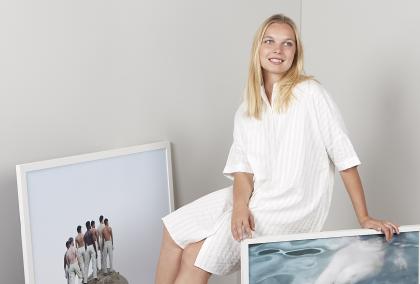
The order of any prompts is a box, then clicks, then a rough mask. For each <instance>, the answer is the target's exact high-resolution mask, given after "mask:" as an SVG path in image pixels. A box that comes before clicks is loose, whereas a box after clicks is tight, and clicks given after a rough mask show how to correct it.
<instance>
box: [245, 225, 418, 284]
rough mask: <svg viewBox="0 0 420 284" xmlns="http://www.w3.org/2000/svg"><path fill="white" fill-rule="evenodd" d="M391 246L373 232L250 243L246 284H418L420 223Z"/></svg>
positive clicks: (396, 237)
mask: <svg viewBox="0 0 420 284" xmlns="http://www.w3.org/2000/svg"><path fill="white" fill-rule="evenodd" d="M400 231H401V232H400V234H399V235H394V237H393V239H392V240H391V241H389V242H387V241H386V240H385V238H384V235H383V234H380V233H378V232H377V231H374V230H370V229H360V230H345V231H331V232H320V233H309V234H296V235H283V236H277V237H276V236H273V237H261V238H255V239H247V240H244V241H243V242H242V243H241V283H242V284H257V283H258V284H275V283H281V284H311V283H313V284H333V283H334V284H338V283H343V284H344V283H354V284H385V283H392V284H418V283H420V281H419V231H420V225H411V226H401V227H400Z"/></svg>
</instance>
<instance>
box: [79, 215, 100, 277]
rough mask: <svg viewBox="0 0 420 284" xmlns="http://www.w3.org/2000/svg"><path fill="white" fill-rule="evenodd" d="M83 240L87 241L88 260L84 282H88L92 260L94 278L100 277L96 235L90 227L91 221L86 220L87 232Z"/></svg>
mask: <svg viewBox="0 0 420 284" xmlns="http://www.w3.org/2000/svg"><path fill="white" fill-rule="evenodd" d="M83 240H84V241H85V248H86V261H85V272H86V273H85V275H86V276H85V278H84V279H83V283H85V284H86V283H87V278H88V274H89V264H90V261H91V260H92V275H93V278H95V279H98V274H97V269H96V256H97V251H96V244H95V242H96V236H95V234H94V233H92V230H91V227H90V221H87V222H86V233H85V235H84V236H83Z"/></svg>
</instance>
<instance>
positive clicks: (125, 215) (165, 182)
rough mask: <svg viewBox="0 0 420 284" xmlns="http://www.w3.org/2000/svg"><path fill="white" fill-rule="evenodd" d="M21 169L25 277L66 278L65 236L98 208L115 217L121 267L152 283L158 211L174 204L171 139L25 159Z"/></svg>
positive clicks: (132, 279)
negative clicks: (37, 160)
mask: <svg viewBox="0 0 420 284" xmlns="http://www.w3.org/2000/svg"><path fill="white" fill-rule="evenodd" d="M16 174H17V184H18V199H19V213H20V222H21V234H22V250H23V263H24V274H25V283H26V284H59V283H67V280H66V279H65V277H64V270H63V259H64V258H63V255H64V253H65V241H66V239H67V238H68V237H75V236H76V234H77V232H76V226H77V225H81V226H82V227H83V228H84V229H85V222H84V221H85V220H96V224H98V223H99V221H98V217H99V215H100V214H101V215H104V216H105V218H106V217H107V216H109V218H110V220H109V222H110V225H111V227H112V229H113V234H114V239H115V240H114V245H115V247H116V248H115V251H114V268H115V269H116V271H118V272H119V273H120V274H121V275H122V276H124V277H125V278H126V279H127V280H128V282H129V283H152V281H153V279H154V269H155V265H156V263H157V258H158V256H159V247H160V235H161V232H162V223H161V218H162V217H163V216H165V215H166V214H168V213H170V212H172V211H173V210H174V198H173V182H172V163H171V148H170V143H169V142H168V141H162V142H156V143H151V144H145V145H138V146H132V147H126V148H120V149H113V150H109V151H101V152H95V153H88V154H83V155H77V156H71V157H64V158H59V159H53V160H47V161H40V162H34V163H27V164H21V165H17V166H16ZM57 204H58V205H57ZM68 211H70V212H71V213H70V214H68ZM55 250H57V251H58V252H55ZM140 254H143V257H142V258H141V257H140ZM57 256H59V257H58V258H57ZM136 256H137V258H136ZM127 258H128V259H127ZM130 258H131V259H130ZM57 269H58V271H57ZM57 275H59V276H57ZM133 275H135V276H133Z"/></svg>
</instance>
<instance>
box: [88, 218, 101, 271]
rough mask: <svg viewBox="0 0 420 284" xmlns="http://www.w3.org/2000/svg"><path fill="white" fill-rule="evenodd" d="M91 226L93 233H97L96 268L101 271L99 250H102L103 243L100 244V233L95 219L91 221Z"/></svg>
mask: <svg viewBox="0 0 420 284" xmlns="http://www.w3.org/2000/svg"><path fill="white" fill-rule="evenodd" d="M90 228H91V230H92V234H94V235H95V239H96V241H95V246H96V270H97V271H99V262H100V261H99V252H100V251H101V245H100V244H99V233H98V230H96V225H95V221H93V220H92V221H90Z"/></svg>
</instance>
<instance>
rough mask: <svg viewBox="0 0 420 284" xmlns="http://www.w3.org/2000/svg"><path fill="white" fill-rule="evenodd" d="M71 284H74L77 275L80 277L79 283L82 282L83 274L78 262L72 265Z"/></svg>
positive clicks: (69, 280) (70, 268) (70, 271)
mask: <svg viewBox="0 0 420 284" xmlns="http://www.w3.org/2000/svg"><path fill="white" fill-rule="evenodd" d="M68 273H69V279H68V282H69V284H74V283H75V280H76V275H77V277H79V280H80V281H79V283H80V282H82V281H81V280H82V272H81V271H80V268H79V264H78V263H77V262H75V263H72V264H70V266H69V269H68Z"/></svg>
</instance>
